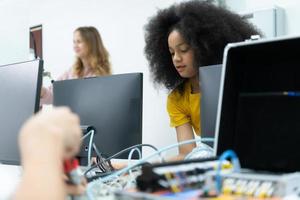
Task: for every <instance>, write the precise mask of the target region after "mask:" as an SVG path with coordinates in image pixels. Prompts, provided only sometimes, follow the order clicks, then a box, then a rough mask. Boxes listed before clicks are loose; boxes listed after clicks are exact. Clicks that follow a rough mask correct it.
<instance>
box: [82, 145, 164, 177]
mask: <svg viewBox="0 0 300 200" xmlns="http://www.w3.org/2000/svg"><path fill="white" fill-rule="evenodd" d="M144 146H146V147H151V148H152V149H154V150H155V151H156V152H158V149H157V148H156V147H155V146H153V145H151V144H137V145H133V146H131V147H128V148H126V149H123V150H122V151H119V152H118V153H116V154H114V155H112V156H110V157H108V158H105V159H103V160H98V157H99V158H102V156H101V153H100V151H99V150H98V148H97V146H96V145H95V144H93V147H94V150H95V152H96V154H97V156H98V157H97V163H96V164H95V165H93V166H91V167H90V168H89V169H87V170H86V171H85V173H84V174H85V175H87V173H88V172H90V171H92V170H93V169H95V168H96V167H97V166H98V168H99V169H100V170H101V171H103V172H105V169H103V168H105V167H103V165H102V164H103V163H105V162H108V164H109V165H110V167H111V169H112V170H114V168H113V166H112V165H111V162H110V160H111V159H113V158H117V157H118V156H120V155H122V154H123V153H125V152H127V151H130V150H132V149H135V148H137V147H144ZM159 155H160V161H161V162H164V161H165V160H164V159H163V157H162V156H161V154H160V153H159ZM140 157H141V156H140Z"/></svg>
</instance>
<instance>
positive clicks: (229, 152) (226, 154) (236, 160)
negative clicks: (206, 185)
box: [216, 150, 241, 194]
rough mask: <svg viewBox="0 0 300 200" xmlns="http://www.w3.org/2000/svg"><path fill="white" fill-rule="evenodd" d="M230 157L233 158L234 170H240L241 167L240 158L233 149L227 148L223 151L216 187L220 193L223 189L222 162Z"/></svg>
mask: <svg viewBox="0 0 300 200" xmlns="http://www.w3.org/2000/svg"><path fill="white" fill-rule="evenodd" d="M228 158H231V162H232V164H233V171H234V172H239V171H240V168H241V166H240V161H239V158H238V157H237V155H236V153H235V152H234V151H233V150H227V151H224V152H223V153H222V155H221V156H220V158H219V164H218V168H217V172H216V189H217V192H218V194H220V193H221V189H222V177H221V170H222V163H223V162H224V161H225V160H227V159H228Z"/></svg>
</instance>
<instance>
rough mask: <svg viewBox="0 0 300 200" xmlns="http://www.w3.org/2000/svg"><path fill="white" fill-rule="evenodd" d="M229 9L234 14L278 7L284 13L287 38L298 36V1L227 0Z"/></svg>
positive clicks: (299, 3) (299, 27) (299, 19)
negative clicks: (234, 12)
mask: <svg viewBox="0 0 300 200" xmlns="http://www.w3.org/2000/svg"><path fill="white" fill-rule="evenodd" d="M226 3H227V5H228V7H229V8H231V9H232V10H234V11H236V12H245V11H253V10H260V9H264V8H270V7H272V6H278V7H281V8H283V9H284V11H285V32H286V34H287V35H288V36H295V35H298V36H300V26H299V21H300V12H299V10H300V1H299V0H263V1H262V0H241V1H236V0H227V1H226Z"/></svg>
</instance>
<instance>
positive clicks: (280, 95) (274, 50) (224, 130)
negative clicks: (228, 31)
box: [216, 37, 300, 172]
mask: <svg viewBox="0 0 300 200" xmlns="http://www.w3.org/2000/svg"><path fill="white" fill-rule="evenodd" d="M299 45H300V38H299V37H298V38H297V37H296V38H281V39H275V40H262V41H257V42H245V43H237V44H231V45H229V46H227V48H226V51H225V54H224V62H223V63H224V65H223V71H222V78H221V80H222V81H221V92H222V94H221V100H220V105H219V109H218V117H217V130H216V134H217V135H218V137H217V141H218V143H217V145H216V151H217V154H218V155H220V154H221V153H222V152H223V151H225V150H227V149H233V150H234V151H235V152H236V153H237V155H238V157H239V159H240V162H241V166H242V167H243V168H249V169H254V170H267V171H273V172H293V171H299V170H300V159H299V158H300V151H299V150H298V149H297V147H298V145H299V144H300V123H299V120H300V118H299V116H300V115H299V113H300V93H299V91H300V78H299V75H300V67H299V66H300V59H299V50H298V49H299Z"/></svg>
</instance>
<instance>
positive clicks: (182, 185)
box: [137, 158, 218, 192]
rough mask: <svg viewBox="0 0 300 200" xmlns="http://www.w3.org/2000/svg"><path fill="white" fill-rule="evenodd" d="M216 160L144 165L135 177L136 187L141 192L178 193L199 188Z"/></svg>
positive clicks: (214, 166) (215, 164) (215, 163)
mask: <svg viewBox="0 0 300 200" xmlns="http://www.w3.org/2000/svg"><path fill="white" fill-rule="evenodd" d="M217 164H218V161H216V158H210V159H200V160H188V161H183V162H182V161H180V162H172V163H164V164H156V165H144V166H143V167H142V174H141V175H140V176H138V177H137V187H138V189H139V190H141V191H150V192H154V191H158V190H171V191H173V192H179V191H182V190H184V189H186V188H201V187H202V185H203V184H204V181H205V176H204V174H205V173H206V172H207V171H210V170H213V169H214V168H216V166H217Z"/></svg>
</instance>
